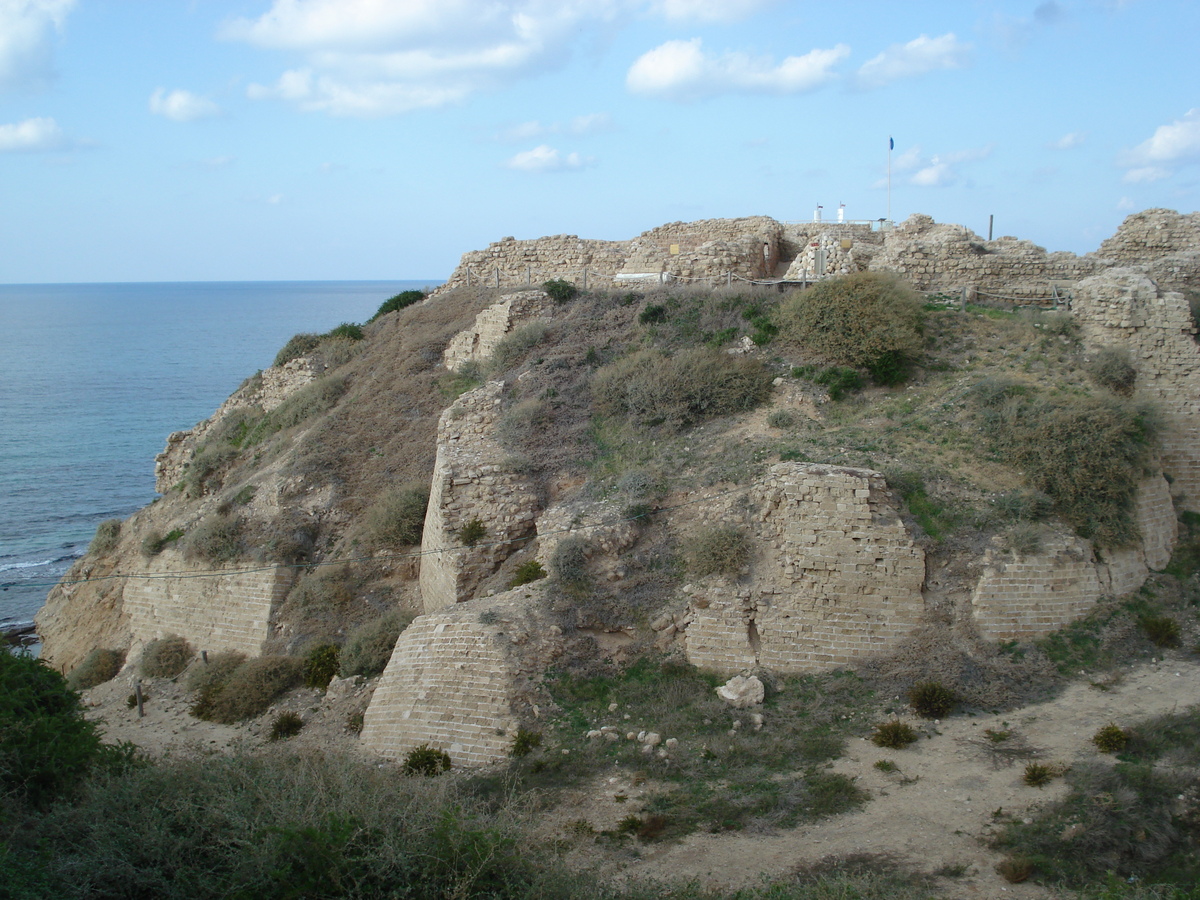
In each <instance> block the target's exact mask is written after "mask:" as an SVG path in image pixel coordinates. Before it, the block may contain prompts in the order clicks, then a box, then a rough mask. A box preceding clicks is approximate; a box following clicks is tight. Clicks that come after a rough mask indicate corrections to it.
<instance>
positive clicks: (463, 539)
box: [458, 519, 488, 547]
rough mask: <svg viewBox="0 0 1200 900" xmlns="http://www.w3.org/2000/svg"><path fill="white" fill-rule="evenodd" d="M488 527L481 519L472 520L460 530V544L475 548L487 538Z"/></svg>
mask: <svg viewBox="0 0 1200 900" xmlns="http://www.w3.org/2000/svg"><path fill="white" fill-rule="evenodd" d="M487 533H488V532H487V526H486V525H484V524H483V522H481V521H480V520H479V519H472V520H471V521H470V522H466V523H464V524H463V526H462V527H461V528H459V529H458V542H459V543H460V544H462V545H463V546H464V547H474V546H475V545H476V544H478V543H479V542H480V541H482V540H483V539H484V538H485V537H487Z"/></svg>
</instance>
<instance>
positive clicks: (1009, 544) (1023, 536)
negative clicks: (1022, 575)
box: [1004, 522, 1042, 556]
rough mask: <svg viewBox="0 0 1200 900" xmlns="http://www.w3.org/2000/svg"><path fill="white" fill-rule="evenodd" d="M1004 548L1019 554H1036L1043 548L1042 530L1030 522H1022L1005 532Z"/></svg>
mask: <svg viewBox="0 0 1200 900" xmlns="http://www.w3.org/2000/svg"><path fill="white" fill-rule="evenodd" d="M1004 549H1005V550H1008V551H1009V552H1010V553H1015V554H1016V555H1017V556H1034V555H1035V554H1037V553H1040V552H1041V549H1042V530H1041V529H1040V528H1038V526H1036V525H1034V524H1032V523H1030V522H1021V523H1018V524H1017V525H1014V526H1013V527H1012V528H1010V529H1008V531H1006V532H1005V533H1004Z"/></svg>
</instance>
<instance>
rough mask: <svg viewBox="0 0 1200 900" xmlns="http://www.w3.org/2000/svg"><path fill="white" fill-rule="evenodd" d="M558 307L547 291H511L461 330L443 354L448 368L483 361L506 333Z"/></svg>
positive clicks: (453, 369)
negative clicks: (466, 327) (512, 292)
mask: <svg viewBox="0 0 1200 900" xmlns="http://www.w3.org/2000/svg"><path fill="white" fill-rule="evenodd" d="M553 310H554V301H553V300H551V299H550V297H549V296H548V295H547V294H546V292H545V291H541V290H537V291H519V292H517V293H514V294H507V295H505V296H504V297H502V298H501V300H500V302H499V303H493V304H492V305H491V306H489V307H488V308H487V309H485V310H483V311H482V312H481V313H479V315H478V316H476V317H475V324H474V325H473V326H471V327H470V328H468V329H467V330H466V331H460V332H459V333H458V334H456V335H455V336H454V337H453V338H452V339H451V341H450V344H449V346H447V347H446V350H445V352H444V353H443V354H442V360H443V362H444V363H445V366H446V368H447V369H450V370H451V371H454V372H457V371H458V370H460V369H461V368H462V367H463V366H464V365H466V364H467V363H469V362H482V361H483V360H485V359H487V358H488V357H489V356H491V355H492V353H493V352H494V351H495V349H496V345H497V344H499V343H500V341H501V340H503V339H504V337H505V335H507V334H508V333H509V332H511V331H512V330H513V329H514V328H516V327H517V326H519V325H522V324H525V323H527V322H529V321H532V320H533V319H537V318H540V317H542V316H549V315H550V314H551V313H552V312H553Z"/></svg>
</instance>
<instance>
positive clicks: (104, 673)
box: [0, 647, 125, 691]
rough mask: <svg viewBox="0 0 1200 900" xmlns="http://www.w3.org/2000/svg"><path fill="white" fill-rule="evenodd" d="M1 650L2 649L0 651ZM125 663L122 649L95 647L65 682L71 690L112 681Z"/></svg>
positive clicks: (79, 689)
mask: <svg viewBox="0 0 1200 900" xmlns="http://www.w3.org/2000/svg"><path fill="white" fill-rule="evenodd" d="M0 652H3V651H0ZM124 664H125V651H124V650H110V649H108V648H105V647H97V648H95V649H94V650H92V652H91V653H89V654H88V655H87V656H85V657H84V658H83V662H81V663H80V664H79V665H78V666H76V667H75V668H74V669H72V670H71V674H70V675H68V676H67V684H69V685H70V686H71V689H72V690H75V691H85V690H87V689H88V688H93V687H95V686H96V685H98V684H104V682H106V681H112V680H113V679H114V678H116V677H117V673H118V672H120V671H121V666H123V665H124Z"/></svg>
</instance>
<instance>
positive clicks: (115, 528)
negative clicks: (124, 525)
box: [88, 519, 121, 556]
mask: <svg viewBox="0 0 1200 900" xmlns="http://www.w3.org/2000/svg"><path fill="white" fill-rule="evenodd" d="M120 541H121V520H120V519H105V520H104V521H103V522H101V523H100V524H99V525H97V526H96V536H95V537H93V538H92V542H91V543H90V544H88V553H91V554H94V555H95V556H108V554H110V553H112V552H113V551H114V550H116V549H117V544H118V543H120Z"/></svg>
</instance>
